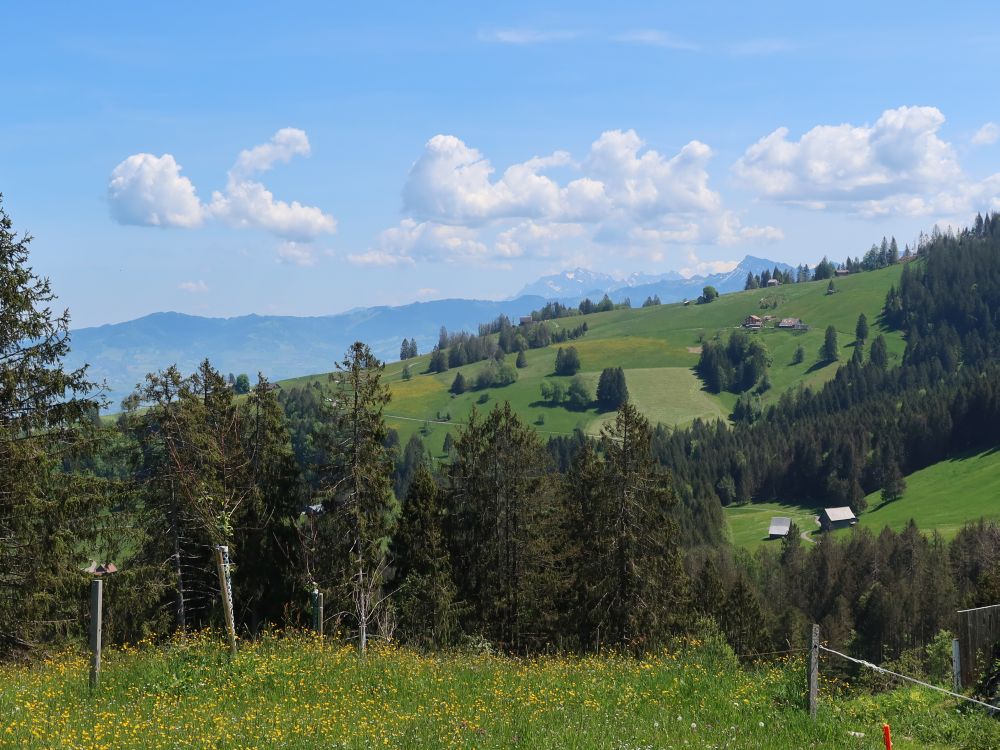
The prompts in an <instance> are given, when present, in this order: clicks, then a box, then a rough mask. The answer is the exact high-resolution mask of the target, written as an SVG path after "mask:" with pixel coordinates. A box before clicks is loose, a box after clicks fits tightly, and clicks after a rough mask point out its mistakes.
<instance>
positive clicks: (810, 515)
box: [724, 503, 819, 552]
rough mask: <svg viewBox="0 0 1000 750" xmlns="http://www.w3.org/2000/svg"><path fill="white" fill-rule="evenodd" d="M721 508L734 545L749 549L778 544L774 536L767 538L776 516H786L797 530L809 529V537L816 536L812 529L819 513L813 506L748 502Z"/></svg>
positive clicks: (806, 530) (730, 539)
mask: <svg viewBox="0 0 1000 750" xmlns="http://www.w3.org/2000/svg"><path fill="white" fill-rule="evenodd" d="M724 510H725V519H726V526H727V527H728V529H729V541H730V542H731V543H732V544H733V545H734V546H736V547H743V548H744V549H747V550H750V551H751V552H753V551H754V550H755V549H757V548H758V547H760V546H761V545H762V544H772V545H775V546H777V545H780V544H781V542H780V541H779V540H777V539H775V540H769V539H768V538H767V530H768V528H769V527H770V526H771V519H772V518H774V517H775V516H788V517H789V518H791V519H792V521H793V522H794V523H795V525H796V526H798V527H799V531H800V532H808V533H809V535H810V537H812V538H815V535H814V534H813V532H815V531H816V529H817V526H816V514H817V513H818V512H819V511H818V510H816V509H815V508H808V507H805V506H802V505H783V504H781V503H751V504H750V505H730V506H729V507H727V508H725V509H724Z"/></svg>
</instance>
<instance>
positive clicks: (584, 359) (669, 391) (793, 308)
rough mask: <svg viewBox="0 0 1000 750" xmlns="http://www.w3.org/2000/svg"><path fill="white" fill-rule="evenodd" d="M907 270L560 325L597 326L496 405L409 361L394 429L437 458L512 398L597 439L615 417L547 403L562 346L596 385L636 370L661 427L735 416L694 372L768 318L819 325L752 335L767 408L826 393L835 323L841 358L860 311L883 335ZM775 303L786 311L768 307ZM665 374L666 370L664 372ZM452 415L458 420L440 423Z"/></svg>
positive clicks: (637, 383)
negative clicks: (790, 394)
mask: <svg viewBox="0 0 1000 750" xmlns="http://www.w3.org/2000/svg"><path fill="white" fill-rule="evenodd" d="M899 272H900V269H899V268H898V267H896V268H889V269H884V270H882V271H874V272H871V273H863V274H857V275H854V276H848V277H846V278H843V279H838V280H837V281H836V282H835V283H836V285H837V288H838V290H839V291H838V292H837V293H836V294H832V295H828V294H826V285H827V282H825V281H816V282H809V283H806V284H789V285H787V286H782V287H778V288H776V289H766V290H761V289H757V290H753V291H747V292H738V293H735V294H727V295H723V296H722V297H720V298H718V299H717V300H716V301H715V302H712V303H711V304H708V305H695V304H690V305H682V304H670V305H658V306H654V307H646V308H638V309H632V310H613V311H610V312H605V313H596V314H593V315H588V316H585V317H575V316H574V317H571V318H568V319H563V320H558V321H552V325H554V326H557V327H560V326H566V327H574V326H576V325H578V324H579V322H580V321H581V320H585V321H586V322H587V326H588V329H589V330H588V332H587V334H586V335H585V336H584V337H582V338H580V339H577V340H576V341H570V342H566V343H565V344H561V345H555V346H550V347H547V348H545V349H535V350H531V351H528V352H527V359H528V366H527V367H526V368H524V369H521V370H519V371H518V382H517V383H515V384H513V385H510V386H506V387H504V388H502V389H489V390H488V391H487V392H488V395H489V400H488V401H487V402H486V403H484V404H477V402H478V400H479V398H480V396H481V392H478V391H474V392H470V393H465V394H463V395H461V396H457V397H452V395H451V394H450V393H449V392H448V389H449V387H450V386H451V383H452V381H453V380H454V378H455V374H456V372H457V370H449V371H448V372H445V373H441V374H427V373H426V372H425V371H426V369H427V365H428V361H429V356H428V355H423V356H420V357H416V358H414V359H412V360H409V361H408V362H407V363H405V364H408V365H409V366H410V368H411V371H412V373H413V377H412V378H411V379H410V380H409V381H404V380H402V371H403V366H404V363H399V362H394V363H391V364H389V365H388V366H387V367H386V371H385V379H386V382H387V383H389V385H390V387H391V389H392V394H393V400H392V403H391V404H390V405H389V408H388V409H387V410H386V413H387V415H388V417H387V421H388V423H389V424H390V425H391V426H392V427H394V428H395V429H396V430H398V431H399V434H400V439H401V440H402V441H403V442H405V441H407V440H408V439H409V437H410V436H411V435H412V434H414V433H415V432H417V431H418V430H420V431H425V432H426V433H427V434H426V435H425V436H424V439H425V441H427V442H429V444H430V446H431V449H432V451H435V452H437V451H438V449H439V448H440V446H441V445H442V443H443V441H444V437H445V435H446V434H447V433H448V432H449V431H452V430H453V429H454V427H455V426H456V425H457V424H458V423H461V422H464V421H466V420H467V419H468V416H469V413H470V412H471V410H472V407H473V406H477V408H479V409H480V410H489V409H492V408H493V406H494V405H495V404H496V403H497V402H498V401H503V400H507V401H510V403H511V405H512V406H513V407H514V408H515V409H516V410H517V412H518V413H519V414H520V415H521V417H522V418H523V419H524V420H525V421H526V422H528V423H530V424H532V425H534V426H535V428H536V429H537V430H538V431H539V432H540V433H541V434H542V435H543V436H545V435H548V434H567V433H571V432H572V431H573V430H574V429H576V428H580V429H585V430H586V431H588V432H596V431H597V430H598V429H599V426H600V425H601V424H603V423H604V422H606V419H607V415H601V414H598V413H597V412H596V411H595V410H594V409H590V410H587V411H582V412H577V411H570V410H569V409H566V408H565V407H563V406H561V405H560V406H555V405H551V404H546V403H542V402H541V401H540V398H541V396H540V386H541V384H542V382H543V381H544V380H546V379H549V380H550V381H551V382H555V381H556V380H561V381H562V383H563V385H564V386H566V385H568V384H569V379H568V378H555V376H553V375H552V372H553V370H554V368H555V356H556V351H557V350H558V348H559V346H575V347H576V349H577V351H578V352H579V355H580V361H581V374H582V375H583V376H584V378H585V379H586V380H587V382H588V383H589V384H590V385H591V387H592V388H594V387H596V383H597V377H598V375H599V374H600V372H601V370H603V369H604V368H606V367H621V368H623V369H625V370H626V382H627V383H628V386H629V392H630V393H631V394H632V397H633V398H634V399H635V400H636V403H637V404H638V405H639V406H640V408H641V409H642V410H643V411H644V412H645V413H646V415H647V416H648V417H649V418H650V420H651V421H652V422H654V423H655V422H663V423H665V424H670V425H676V424H685V423H688V422H690V421H691V420H693V419H694V418H696V417H703V418H713V417H715V416H719V417H723V418H724V417H725V415H726V414H728V413H729V412H730V411H731V410H732V407H733V405H734V404H735V401H736V396H735V395H734V394H731V393H723V394H720V395H714V394H709V393H706V392H704V391H702V390H701V388H700V387H696V385H697V382H698V381H697V379H696V378H695V377H694V376H693V375H692V374H691V372H690V368H692V367H694V365H695V364H696V363H697V361H698V353H699V350H700V349H699V348H700V345H701V339H702V337H707V338H713V337H715V336H718V337H719V338H720V339H723V340H724V339H725V338H728V336H729V333H730V332H731V331H732V330H735V329H736V328H738V327H739V325H740V324H741V322H742V321H743V320H744V318H745V317H746V316H747V315H749V314H751V313H753V314H761V315H763V314H767V315H772V316H774V317H776V318H781V317H799V318H802V319H803V320H804V321H805V322H806V323H807V324H809V325H810V326H811V329H810V330H809V331H804V332H802V331H800V332H792V331H784V330H776V329H773V328H770V329H765V330H762V331H759V332H754V333H751V335H754V336H760V337H761V338H762V340H763V341H764V343H765V344H766V345H767V348H768V351H769V352H770V354H771V358H772V365H771V367H770V369H769V379H770V381H771V385H772V387H771V389H770V390H769V391H767V392H766V393H765V394H764V395H763V400H764V401H765V403H767V402H771V401H775V400H777V399H778V398H779V397H780V395H781V393H783V392H784V391H785V390H787V389H789V388H794V387H797V386H798V385H799V384H802V385H805V386H811V387H819V386H821V385H822V384H823V383H824V382H826V381H827V380H829V379H830V378H832V377H833V375H834V373H835V372H836V367H837V366H836V365H835V364H826V365H821V364H820V363H818V362H817V360H818V353H819V349H820V346H821V345H822V343H823V336H824V331H825V328H826V326H827V325H834V326H835V327H836V328H837V330H838V332H839V339H840V345H841V361H842V362H843V361H846V360H848V359H849V358H850V356H851V351H852V350H851V346H852V342H853V339H854V325H855V322H856V321H857V317H858V314H859V313H861V312H864V313H865V314H866V316H867V317H868V320H869V324H870V327H871V329H872V331H873V334H872V335H875V333H877V332H879V331H880V330H881V329H880V328H879V324H878V315H879V311H880V310H881V307H882V304H883V302H884V299H885V294H886V292H887V291H888V289H889V286H890V285H891V284H893V283H894V282H895V281H896V280H897V278H898V275H899ZM762 300H763V301H764V302H765V303H769V302H775V303H776V304H777V307H776V308H774V309H772V308H771V307H767V309H762V307H761V302H762ZM886 338H887V342H888V347H889V352H890V356H891V357H894V358H896V359H897V360H898V358H899V357H900V356H901V353H902V351H903V348H904V342H903V340H902V337H901V336H900V335H899V334H898V333H896V332H886ZM799 344H802V346H803V347H804V349H805V352H806V357H805V361H804V362H802V363H800V364H797V365H793V364H792V363H791V361H792V357H793V354H794V352H795V349H796V347H797V346H798V345H799ZM483 366H484V363H475V364H471V365H466V366H464V367H462V368H460V370H461V372H462V373H463V375H464V376H465V377H466V379H467V380H474V378H475V375H476V373H477V372H479V370H480V369H481V368H482V367H483ZM656 370H662V371H663V374H662V375H657V374H656V372H655V371H656ZM316 379H321V380H323V381H325V379H326V376H325V375H312V376H305V377H302V378H295V379H292V380H286V381H282V385H283V386H285V387H292V386H295V385H304V384H305V383H307V382H310V381H312V380H316ZM439 414H440V415H441V417H444V416H445V415H448V414H450V416H451V420H450V422H445V421H440V422H439V421H438V419H439V417H438V415H439Z"/></svg>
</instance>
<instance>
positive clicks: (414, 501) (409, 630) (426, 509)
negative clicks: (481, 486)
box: [392, 433, 458, 648]
mask: <svg viewBox="0 0 1000 750" xmlns="http://www.w3.org/2000/svg"><path fill="white" fill-rule="evenodd" d="M449 436H450V433H449ZM443 515H444V508H443V506H442V503H441V496H440V491H439V489H438V486H437V483H436V482H435V481H434V477H433V475H432V474H431V472H430V470H429V469H428V467H427V464H426V462H424V463H421V464H420V466H419V467H418V468H417V470H416V473H415V475H414V477H413V481H412V482H411V483H410V486H409V489H408V490H407V492H406V499H405V501H404V503H403V508H402V514H401V518H400V523H399V528H398V530H397V531H396V533H395V534H394V535H393V540H392V552H393V562H394V564H395V566H396V578H397V580H398V581H399V585H398V589H397V591H396V600H397V602H398V608H399V627H400V630H401V631H402V635H403V638H404V639H405V640H407V641H408V642H410V643H413V644H416V645H418V646H429V647H432V648H440V647H442V646H446V645H448V644H449V643H450V642H451V640H452V638H453V635H454V633H455V631H456V629H457V625H458V622H457V620H458V608H457V606H456V601H455V596H456V589H455V583H454V581H453V579H452V575H451V561H450V558H449V556H448V550H447V548H446V546H445V539H444V531H443V526H442V524H443Z"/></svg>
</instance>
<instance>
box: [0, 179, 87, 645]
mask: <svg viewBox="0 0 1000 750" xmlns="http://www.w3.org/2000/svg"><path fill="white" fill-rule="evenodd" d="M30 242H31V238H30V237H29V236H27V235H20V236H19V235H18V234H17V233H16V232H15V231H14V228H13V222H12V221H11V219H10V217H9V216H8V215H7V213H6V211H4V209H3V205H2V196H0V653H2V652H3V651H7V650H10V649H12V648H19V647H28V646H29V645H30V644H32V643H35V642H36V641H37V639H39V638H42V637H44V636H46V635H48V634H50V633H51V630H50V626H48V625H46V623H51V622H54V621H58V620H68V621H75V620H76V618H77V607H78V602H79V601H80V599H81V597H82V596H83V595H84V588H83V586H85V584H86V577H85V576H84V574H83V573H82V568H83V567H84V565H85V564H86V563H87V560H86V559H85V557H84V556H85V555H86V554H87V553H86V552H85V551H84V549H87V548H89V547H91V546H92V542H93V541H94V538H95V534H96V529H95V527H94V521H95V519H96V518H97V516H98V514H99V513H100V512H101V511H102V510H103V508H102V506H101V502H102V501H101V496H102V493H101V492H100V491H99V489H100V488H99V487H98V486H95V485H96V484H98V483H96V482H92V481H89V480H86V479H84V478H82V477H73V476H69V475H67V474H64V473H62V472H60V471H59V466H60V463H61V462H62V461H63V460H64V459H67V458H69V457H70V456H72V455H74V453H77V452H79V451H81V450H82V449H83V448H84V447H85V445H86V443H85V442H84V441H85V438H86V433H87V432H89V431H91V429H92V427H93V422H92V420H91V419H90V414H91V413H93V412H95V411H96V409H97V406H98V403H97V401H96V400H95V399H94V398H93V397H92V394H94V393H95V389H94V386H93V384H92V383H91V382H90V381H89V380H88V377H87V373H86V370H85V369H79V370H72V371H71V370H67V369H66V368H65V367H64V365H63V359H64V357H65V356H66V353H67V352H68V351H69V324H70V319H69V313H68V312H63V313H62V314H59V315H55V314H53V312H52V310H51V307H50V305H51V304H52V303H53V302H54V300H55V295H54V294H53V293H52V290H51V287H50V284H49V281H48V279H45V278H42V277H40V276H37V275H36V274H35V273H34V271H33V270H32V269H31V267H30V266H29V265H28V256H29V244H30Z"/></svg>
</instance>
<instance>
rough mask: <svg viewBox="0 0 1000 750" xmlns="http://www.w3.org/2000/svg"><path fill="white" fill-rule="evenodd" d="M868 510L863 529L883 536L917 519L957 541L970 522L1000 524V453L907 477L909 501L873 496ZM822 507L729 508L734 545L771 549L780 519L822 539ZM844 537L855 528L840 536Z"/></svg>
mask: <svg viewBox="0 0 1000 750" xmlns="http://www.w3.org/2000/svg"><path fill="white" fill-rule="evenodd" d="M867 499H868V510H867V511H865V512H864V513H862V514H861V517H860V518H859V520H858V525H859V526H860V527H862V528H867V529H870V530H871V531H872V532H873V533H875V534H878V533H879V532H880V531H882V529H884V528H886V527H889V528H891V529H893V530H895V531H902V530H903V529H904V528H905V527H906V525H907V524H908V523H909V522H910V519H913V520H915V521H916V522H917V526H918V527H919V528H920V530H921V531H924V532H926V533H930V532H932V531H937V532H938V533H939V534H941V535H942V536H943V537H944V538H945V539H951V538H952V537H954V536H955V534H957V533H958V531H959V530H960V529H961V528H962V526H964V525H965V524H966V523H969V522H974V521H977V520H979V519H980V518H984V519H986V520H994V521H996V520H1000V449H996V448H994V449H991V450H988V451H984V452H982V453H977V454H973V455H969V456H963V457H961V458H955V459H950V460H947V461H941V462H940V463H936V464H934V465H933V466H928V467H927V468H926V469H921V470H920V471H916V472H914V473H913V474H910V475H909V476H908V477H906V492H905V493H903V497H902V498H901V499H899V500H897V501H895V502H892V503H889V504H887V505H883V504H882V498H881V494H880V493H879V492H873V493H872V494H871V495H869V496H868V498H867ZM820 510H821V508H819V507H812V506H810V505H785V504H781V503H754V504H752V505H740V506H731V507H729V508H726V510H725V517H726V523H727V526H728V528H729V539H730V541H731V542H732V543H733V544H735V545H737V546H739V547H744V548H746V549H748V550H751V551H752V550H755V549H757V547H759V546H761V545H762V544H763V545H767V544H775V545H776V544H779V542H775V541H768V540H767V539H766V537H767V529H768V526H769V525H770V522H771V518H773V517H774V516H790V517H791V518H792V520H793V521H795V523H796V524H798V526H799V529H800V530H802V531H808V532H810V536H811V538H813V539H816V538H817V537H816V528H817V527H816V524H815V522H814V520H813V519H814V516H815V515H816V514H817V513H819V512H820ZM834 534H836V535H837V536H838V537H846V536H848V535H849V534H851V530H850V529H840V530H838V531H835V532H834Z"/></svg>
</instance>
